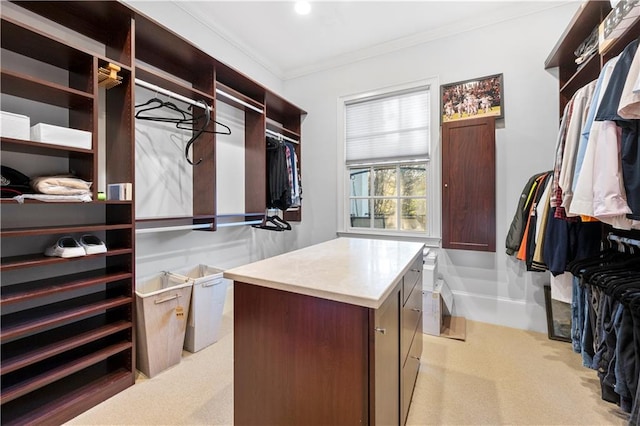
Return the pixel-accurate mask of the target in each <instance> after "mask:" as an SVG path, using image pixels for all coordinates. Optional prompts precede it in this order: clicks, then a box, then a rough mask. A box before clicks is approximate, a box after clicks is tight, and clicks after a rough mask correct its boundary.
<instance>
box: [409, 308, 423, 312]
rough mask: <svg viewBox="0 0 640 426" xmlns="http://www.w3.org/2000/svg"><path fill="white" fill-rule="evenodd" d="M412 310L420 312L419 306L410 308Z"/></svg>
mask: <svg viewBox="0 0 640 426" xmlns="http://www.w3.org/2000/svg"><path fill="white" fill-rule="evenodd" d="M411 310H412V311H413V312H422V311H421V310H420V309H419V308H411Z"/></svg>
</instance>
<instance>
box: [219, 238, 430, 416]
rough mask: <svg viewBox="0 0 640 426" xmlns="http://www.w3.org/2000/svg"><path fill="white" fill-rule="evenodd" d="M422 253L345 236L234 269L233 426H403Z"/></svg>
mask: <svg viewBox="0 0 640 426" xmlns="http://www.w3.org/2000/svg"><path fill="white" fill-rule="evenodd" d="M423 246H424V245H423V244H422V243H413V242H399V241H383V240H370V239H359V238H338V239H335V240H330V241H327V242H324V243H321V244H317V245H314V246H310V247H306V248H303V249H300V250H296V251H292V252H289V253H286V254H282V255H279V256H275V257H272V258H269V259H265V260H262V261H258V262H254V263H251V264H248V265H244V266H240V267H237V268H234V269H230V270H227V271H226V272H225V273H224V276H225V277H226V278H229V279H233V280H234V281H235V283H234V424H236V425H251V424H279V425H300V424H311V423H313V424H371V425H373V424H404V423H405V421H406V416H407V413H408V411H409V404H410V401H411V396H412V394H413V387H414V385H415V380H416V377H417V374H418V369H419V366H420V358H419V356H420V354H421V352H422V336H421V334H422V256H423Z"/></svg>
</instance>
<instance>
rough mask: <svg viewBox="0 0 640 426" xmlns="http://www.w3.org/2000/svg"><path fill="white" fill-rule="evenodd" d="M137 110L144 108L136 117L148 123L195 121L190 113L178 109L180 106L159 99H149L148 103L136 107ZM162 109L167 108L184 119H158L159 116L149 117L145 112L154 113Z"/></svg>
mask: <svg viewBox="0 0 640 426" xmlns="http://www.w3.org/2000/svg"><path fill="white" fill-rule="evenodd" d="M145 106H146V107H147V108H142V107H145ZM136 108H142V109H139V110H138V112H136V115H135V117H136V118H137V119H138V120H148V121H158V122H162V123H176V124H177V123H181V122H184V121H188V120H191V119H193V116H192V115H191V113H190V112H189V111H185V110H182V109H180V108H178V106H177V105H176V104H174V103H173V102H168V101H163V100H162V99H158V98H152V99H149V100H148V101H147V102H145V103H142V104H139V105H136ZM160 108H167V109H170V110H172V111H175V112H177V113H179V114H180V115H182V117H181V118H180V117H158V116H149V115H144V113H145V112H147V111H153V110H156V109H160Z"/></svg>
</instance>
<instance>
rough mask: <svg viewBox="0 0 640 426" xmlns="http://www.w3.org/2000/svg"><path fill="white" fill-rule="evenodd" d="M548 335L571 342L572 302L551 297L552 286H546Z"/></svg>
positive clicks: (551, 337) (554, 338) (553, 338)
mask: <svg viewBox="0 0 640 426" xmlns="http://www.w3.org/2000/svg"><path fill="white" fill-rule="evenodd" d="M544 304H545V308H546V311H547V335H548V337H549V339H551V340H559V341H561V342H571V304H570V303H563V302H561V301H559V300H554V299H552V298H551V286H550V285H545V286H544Z"/></svg>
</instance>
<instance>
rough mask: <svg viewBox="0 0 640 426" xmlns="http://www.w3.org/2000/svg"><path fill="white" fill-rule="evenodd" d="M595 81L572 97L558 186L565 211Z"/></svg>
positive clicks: (571, 194)
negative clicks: (571, 109)
mask: <svg viewBox="0 0 640 426" xmlns="http://www.w3.org/2000/svg"><path fill="white" fill-rule="evenodd" d="M596 83H597V81H592V82H591V83H589V84H587V85H586V86H584V87H582V88H581V89H579V90H578V91H577V92H576V93H575V95H574V96H573V111H572V113H571V119H570V120H569V125H568V128H567V136H566V139H565V145H564V152H563V155H562V164H561V166H560V175H559V176H558V185H559V186H560V189H562V204H561V206H562V207H563V208H564V210H565V211H568V210H569V207H570V205H571V200H572V198H573V191H572V184H573V182H572V181H573V175H574V171H575V164H576V155H577V152H578V145H579V143H580V137H581V135H582V129H583V127H584V124H585V122H586V121H587V116H588V113H589V106H590V104H591V99H592V98H593V92H594V89H595V87H596Z"/></svg>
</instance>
